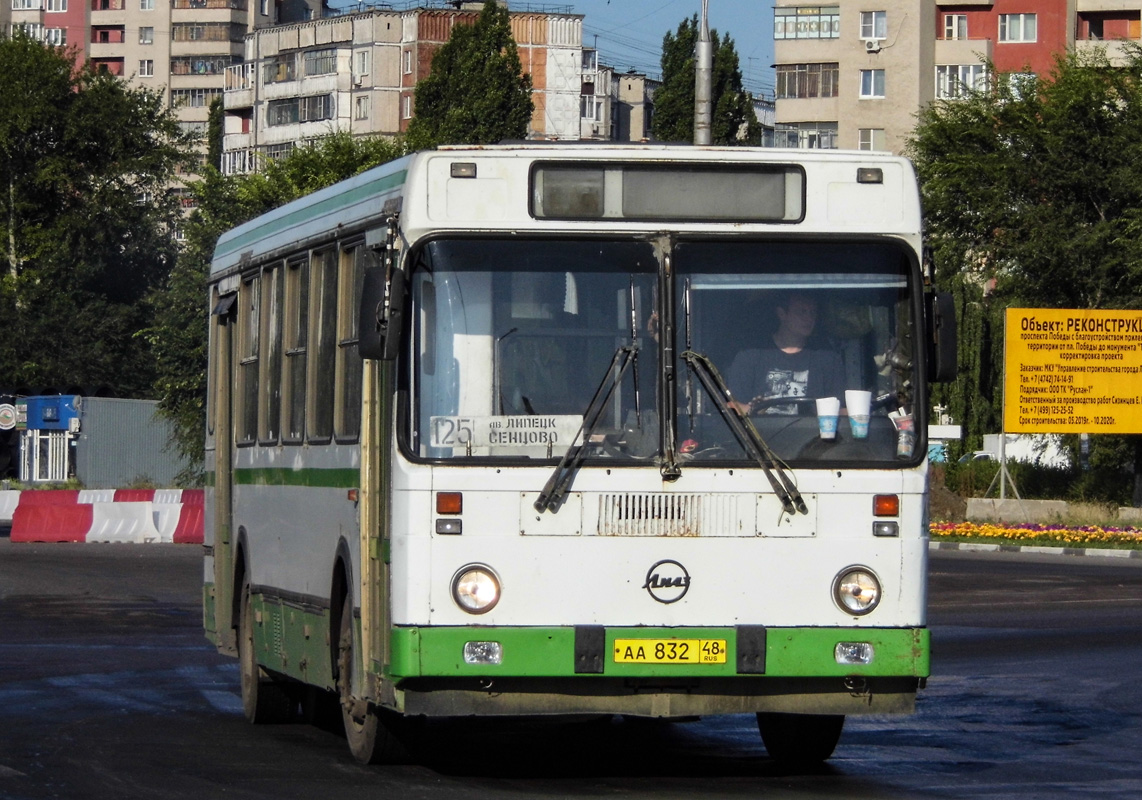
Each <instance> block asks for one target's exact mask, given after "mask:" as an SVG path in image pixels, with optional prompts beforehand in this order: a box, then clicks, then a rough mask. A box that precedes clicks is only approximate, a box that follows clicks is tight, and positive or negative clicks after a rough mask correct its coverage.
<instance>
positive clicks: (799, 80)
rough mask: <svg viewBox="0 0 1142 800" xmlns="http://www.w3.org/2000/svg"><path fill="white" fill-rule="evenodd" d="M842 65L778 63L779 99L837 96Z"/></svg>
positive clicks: (832, 63)
mask: <svg viewBox="0 0 1142 800" xmlns="http://www.w3.org/2000/svg"><path fill="white" fill-rule="evenodd" d="M839 74H840V66H839V65H838V64H837V63H836V62H831V63H825V64H778V65H777V99H778V100H789V99H793V98H803V97H836V96H837V82H838V81H837V79H838V76H839Z"/></svg>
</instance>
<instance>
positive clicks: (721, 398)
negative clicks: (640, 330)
mask: <svg viewBox="0 0 1142 800" xmlns="http://www.w3.org/2000/svg"><path fill="white" fill-rule="evenodd" d="M682 360H683V361H685V362H686V364H687V366H689V367H690V369H691V370H692V371H693V372H694V373H695V374H696V375H697V376H698V382H699V383H701V384H702V386H703V388H705V390H706V393H707V394H709V395H710V399H712V400H713V401H714V405H715V406H717V407H718V411H719V412H720V413H721V415H722V419H724V420H725V421H726V425H727V427H729V429H730V431H732V432H733V434H734V437H735V438H736V439H737V440H738V442H740V443H741V446H742V448H743V449H744V450H745V451H746V453H748V454H749V456H750V457H751V458H752V459H753V460H754V461H756V462H757V463H758V465H760V466H761V470H762V472H764V473H765V477H766V478H768V479H769V485H770V486H771V487H773V493H774V494H775V495H777V499H778V500H780V501H781V505H782V507H783V508H784V509H785V513H786V514H794V513H797V512H800V513H802V514H808V513H809V509H808V507H807V506H806V505H805V500H804V499H803V498H802V497H801V492H799V491H798V490H797V485H796V484H795V483H793V479H792V478H790V477H789V475H788V474H787V473H786V472H785V470H784V469H783V468H782V466H781V462H780V460H779V459H778V458H777V456H775V455H774V454H773V451H772V450H770V449H769V445H768V444H766V443H765V440H764V439H762V438H761V434H760V433H758V432H757V428H755V427H754V425H753V422H752V421H751V420H750V418H749V417H748V416H746V415H744V414H742V413H741V412H740V411H738V410H737V408H735V407H734V406H731V405H730V402H731V401H732V400H733V399H734V398H733V395H731V394H730V390H729V387H727V386H726V382H725V381H724V380H722V376H721V374H719V372H718V369H717V367H715V366H714V362H712V361H710V359H709V358H707V357H706V356H704V355H702V354H701V353H695V352H694V351H693V350H687V351H686V352H684V353H683V354H682Z"/></svg>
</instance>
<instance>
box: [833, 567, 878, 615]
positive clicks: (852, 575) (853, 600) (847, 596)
mask: <svg viewBox="0 0 1142 800" xmlns="http://www.w3.org/2000/svg"><path fill="white" fill-rule="evenodd" d="M833 599H834V600H836V602H837V605H839V606H840V607H841V608H842V609H843V610H844V611H847V612H848V613H850V614H853V615H855V616H858V617H859V616H862V615H864V614H867V613H869V612H870V611H872V610H873V609H874V608H876V605H877V603H879V602H880V581H879V580H878V579H877V577H876V575H875V574H874V573H873V571H872V570H870V569H869V568H868V567H848V568H846V569H844V570H842V571H841V573H840V574H839V575H837V577H836V580H834V581H833Z"/></svg>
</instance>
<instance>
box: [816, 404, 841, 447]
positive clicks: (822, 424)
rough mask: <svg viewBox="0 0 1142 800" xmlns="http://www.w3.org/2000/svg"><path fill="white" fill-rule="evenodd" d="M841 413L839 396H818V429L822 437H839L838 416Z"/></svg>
mask: <svg viewBox="0 0 1142 800" xmlns="http://www.w3.org/2000/svg"><path fill="white" fill-rule="evenodd" d="M840 414H841V399H840V398H839V397H820V398H817V429H818V430H819V431H820V433H821V438H822V439H836V438H837V418H838V417H839V416H840Z"/></svg>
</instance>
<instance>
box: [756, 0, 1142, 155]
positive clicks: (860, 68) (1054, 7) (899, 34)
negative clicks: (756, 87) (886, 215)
mask: <svg viewBox="0 0 1142 800" xmlns="http://www.w3.org/2000/svg"><path fill="white" fill-rule="evenodd" d="M1140 19H1142V2H1139V0H975V1H974V2H972V0H960V2H956V3H929V2H893V1H892V0H872V1H871V2H870V1H868V0H862V2H860V3H855V2H849V1H848V0H842V1H841V2H835V3H833V4H832V5H824V6H821V5H818V6H809V5H807V4H804V3H797V2H789V0H778V4H777V6H776V8H775V9H774V55H775V61H776V64H775V69H776V79H777V91H776V129H777V130H776V131H775V143H776V144H777V145H778V146H785V147H825V148H834V147H835V148H845V149H862V150H887V151H890V152H896V153H899V152H900V151H901V150H902V149H903V147H904V144H905V141H906V139H907V137H908V135H909V133H910V132H911V131H912V129H913V127H914V126H915V122H916V120H915V115H916V113H917V111H919V110H920V109H921V108H923V107H924V106H925V105H927V104H928V103H930V102H932V100H933V99H936V98H941V99H944V98H949V99H951V98H955V97H957V96H959V95H960V94H962V93H963V91H964V88H965V87H975V86H981V85H984V82H985V81H986V80H987V74H986V66H985V64H987V63H991V64H993V65H994V68H995V69H996V70H998V71H1000V72H1008V73H1023V74H1032V73H1033V74H1037V75H1046V74H1049V72H1050V70H1051V68H1052V67H1053V65H1054V60H1055V56H1056V55H1057V54H1058V53H1060V52H1062V51H1064V50H1066V49H1067V48H1069V47H1076V48H1079V49H1082V48H1084V47H1106V48H1107V51H1108V53H1109V55H1110V56H1111V58H1112V59H1113V58H1115V57H1117V56H1120V55H1121V53H1122V48H1123V41H1125V40H1133V41H1138V40H1139V38H1140V36H1142V28H1140Z"/></svg>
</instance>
